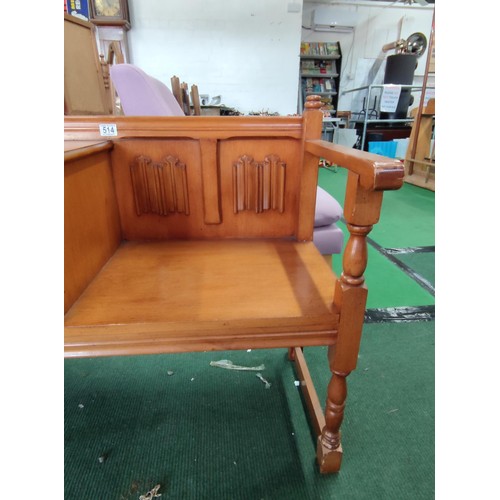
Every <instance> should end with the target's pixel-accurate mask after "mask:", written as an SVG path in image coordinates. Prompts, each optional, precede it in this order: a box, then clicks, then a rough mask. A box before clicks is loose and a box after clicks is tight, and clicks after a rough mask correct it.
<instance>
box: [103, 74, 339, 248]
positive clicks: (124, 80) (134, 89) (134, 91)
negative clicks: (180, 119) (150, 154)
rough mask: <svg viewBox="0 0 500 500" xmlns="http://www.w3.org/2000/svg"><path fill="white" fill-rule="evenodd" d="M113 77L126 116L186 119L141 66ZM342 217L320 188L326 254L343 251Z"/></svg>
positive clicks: (320, 235) (318, 241) (319, 243)
mask: <svg viewBox="0 0 500 500" xmlns="http://www.w3.org/2000/svg"><path fill="white" fill-rule="evenodd" d="M110 76H111V80H112V82H113V86H114V88H115V90H116V93H117V94H118V97H119V98H120V101H121V106H122V109H123V113H124V114H125V115H131V116H184V112H183V111H182V109H181V107H180V106H179V104H178V102H177V100H176V99H175V97H174V95H173V94H172V92H171V91H170V89H169V88H168V87H167V86H166V85H165V84H164V83H162V82H160V81H159V80H157V79H156V78H153V77H151V76H149V75H148V74H147V73H145V72H144V71H142V70H141V69H140V68H138V67H137V66H135V65H133V64H114V65H112V66H111V68H110ZM341 217H342V207H341V206H340V204H339V203H338V202H337V200H336V199H335V198H333V197H332V196H331V195H330V194H328V193H327V192H326V191H325V190H324V189H322V188H320V187H318V190H317V195H316V212H315V217H314V234H313V242H314V244H315V245H316V247H317V248H318V250H319V251H320V252H321V253H322V254H323V255H332V254H338V253H341V251H342V246H343V244H344V234H343V233H342V230H341V229H340V228H339V227H337V225H336V222H337V221H338V220H340V218H341Z"/></svg>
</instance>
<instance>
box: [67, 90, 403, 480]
mask: <svg viewBox="0 0 500 500" xmlns="http://www.w3.org/2000/svg"><path fill="white" fill-rule="evenodd" d="M320 106H321V102H320V98H319V97H318V96H312V97H311V98H309V100H308V101H307V103H306V111H305V112H304V115H303V116H299V117H296V116H293V117H241V116H235V117H205V116H201V117H197V116H195V117H131V116H130V117H129V116H115V117H113V116H97V117H95V116H94V117H90V116H79V117H76V116H71V117H66V118H65V221H64V222H65V356H66V357H70V358H71V357H84V356H111V355H113V356H115V355H142V354H150V353H176V352H186V351H206V350H229V349H248V348H253V349H256V348H288V349H289V352H290V357H291V359H293V360H294V361H295V363H296V364H297V372H298V373H299V376H300V378H301V380H302V384H301V387H302V390H303V391H304V396H305V400H306V402H307V406H308V407H309V409H310V411H311V420H312V423H313V424H312V425H313V428H314V429H315V431H316V433H317V435H318V441H317V459H318V463H319V468H320V470H321V472H324V473H326V472H335V471H338V470H339V468H340V463H341V457H342V453H343V451H342V445H341V443H340V426H341V423H342V419H343V415H344V406H345V400H346V377H347V376H348V375H349V373H350V372H351V371H352V370H354V369H355V367H356V361H357V356H358V349H359V343H360V339H361V331H362V327H363V320H364V312H365V303H366V295H367V288H366V285H365V280H364V277H363V273H364V270H365V268H366V265H367V243H366V237H367V235H368V233H369V232H370V230H371V229H372V226H373V225H374V224H375V223H377V221H378V220H379V216H380V208H381V203H382V195H383V191H384V190H386V189H398V188H399V187H400V186H401V185H402V183H403V175H404V169H403V165H402V164H401V162H399V161H397V160H392V159H389V158H384V157H381V156H377V155H373V154H370V153H366V152H363V151H358V150H354V149H350V148H345V147H341V146H337V145H335V144H332V143H329V142H326V141H322V140H320V139H319V138H320V136H321V127H322V113H321V112H320V111H319V110H318V108H319V107H320ZM101 134H105V135H108V136H110V137H103V136H102V135H101ZM320 157H322V158H326V159H327V160H328V161H330V162H332V163H334V164H336V165H339V166H342V167H345V168H347V169H348V170H349V173H348V180H347V188H346V198H345V207H344V217H345V219H346V221H347V227H348V229H349V232H350V238H349V241H348V243H347V245H346V248H345V252H344V256H343V272H342V274H341V276H340V277H337V276H335V275H334V274H333V272H332V270H331V266H328V265H327V263H325V261H324V259H323V258H322V256H321V255H320V253H319V252H318V250H317V249H316V248H315V246H314V244H313V242H312V241H311V240H312V234H313V219H314V210H315V196H316V186H317V176H318V160H319V158H320ZM307 346H328V358H329V363H330V369H331V374H332V375H331V381H330V384H329V386H328V392H327V395H326V411H325V414H323V411H322V409H321V405H320V404H319V399H318V396H317V394H316V392H315V390H314V387H313V385H312V383H311V377H310V375H309V372H308V370H307V365H306V364H305V360H304V356H303V352H302V348H303V347H307ZM262 411H265V408H263V409H262Z"/></svg>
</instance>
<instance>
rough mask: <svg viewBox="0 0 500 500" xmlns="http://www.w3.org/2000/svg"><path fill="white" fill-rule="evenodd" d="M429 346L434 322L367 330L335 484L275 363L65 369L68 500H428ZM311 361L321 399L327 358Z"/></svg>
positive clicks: (191, 360)
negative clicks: (146, 497)
mask: <svg viewBox="0 0 500 500" xmlns="http://www.w3.org/2000/svg"><path fill="white" fill-rule="evenodd" d="M433 343H434V334H433V322H417V323H411V324H410V323H408V324H405V325H401V324H373V325H366V326H365V332H364V337H363V342H362V346H361V350H360V355H359V364H358V369H357V370H356V371H355V372H353V373H352V374H351V376H350V377H349V399H348V405H347V407H346V414H345V420H344V425H343V441H344V453H345V456H344V460H343V468H342V471H341V472H340V473H339V474H338V475H331V476H322V475H320V474H319V472H318V471H317V468H316V466H315V462H314V461H315V443H314V441H313V439H312V435H311V432H310V428H309V426H308V422H307V416H306V414H305V413H304V409H303V405H302V401H301V394H300V391H299V389H298V388H297V387H296V386H295V384H294V381H295V378H296V377H295V373H294V369H293V365H292V364H291V363H290V362H289V361H288V360H287V359H286V352H285V350H283V349H279V350H253V351H251V352H246V351H233V352H215V353H197V354H194V353H193V354H176V355H154V356H138V357H116V358H106V359H104V358H102V359H79V360H66V362H65V387H66V390H65V498H67V499H80V500H86V499H88V500H91V499H110V500H114V499H116V500H122V499H138V498H139V495H141V494H145V493H146V492H147V491H149V490H150V489H151V488H153V487H154V486H155V485H156V484H160V485H161V488H160V490H159V492H160V493H162V497H161V498H168V499H194V500H195V499H255V500H259V499H266V500H267V499H269V500H274V499H330V498H339V499H365V498H366V499H395V500H402V499H408V500H410V499H431V498H433V491H434V479H433V474H434V473H433V468H434V459H433V447H434V432H433V425H434V420H433V401H434V380H433V373H434V370H433V365H434V361H433ZM305 352H306V358H307V360H308V364H309V367H310V369H311V374H312V376H313V379H314V380H315V383H316V388H317V390H318V394H322V395H324V394H325V391H326V385H327V383H328V377H327V376H326V375H327V373H328V366H327V362H326V349H325V348H309V349H307V350H306V351H305ZM220 359H230V360H231V361H233V362H234V363H237V364H242V365H246V366H256V365H260V364H262V363H263V364H264V365H265V370H262V375H263V376H264V377H265V378H266V380H268V381H269V382H270V383H271V387H270V388H269V389H266V388H265V386H264V384H263V383H262V382H261V381H260V380H259V379H258V378H257V377H256V376H255V373H254V372H239V371H234V370H225V369H222V368H216V367H212V366H210V364H209V363H210V361H217V360H220ZM169 372H174V373H173V375H168V373H169ZM417 374H418V376H417ZM321 399H322V400H323V399H324V397H322V398H321ZM100 457H101V459H100Z"/></svg>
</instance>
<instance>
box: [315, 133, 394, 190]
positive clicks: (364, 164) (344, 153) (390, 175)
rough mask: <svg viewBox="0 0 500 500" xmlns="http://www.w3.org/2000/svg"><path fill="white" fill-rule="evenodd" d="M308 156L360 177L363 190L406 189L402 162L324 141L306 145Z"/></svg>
mask: <svg viewBox="0 0 500 500" xmlns="http://www.w3.org/2000/svg"><path fill="white" fill-rule="evenodd" d="M306 152H308V153H311V154H313V155H316V156H318V157H321V158H325V159H326V160H328V161H329V162H331V163H334V164H335V165H339V166H340V167H344V168H347V169H348V170H350V171H351V172H354V173H355V174H358V175H359V182H360V185H361V187H363V188H364V189H368V190H373V191H384V190H392V189H399V188H400V187H401V186H402V185H403V178H404V165H403V163H402V162H401V161H399V160H394V159H392V158H387V157H385V156H380V155H376V154H373V153H367V152H366V151H361V150H359V149H353V148H349V147H346V146H339V145H338V144H333V143H331V142H328V141H322V140H308V141H306Z"/></svg>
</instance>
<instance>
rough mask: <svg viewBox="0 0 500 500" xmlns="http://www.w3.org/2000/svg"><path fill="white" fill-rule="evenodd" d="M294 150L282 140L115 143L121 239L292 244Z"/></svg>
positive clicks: (296, 180) (297, 166)
mask: <svg viewBox="0 0 500 500" xmlns="http://www.w3.org/2000/svg"><path fill="white" fill-rule="evenodd" d="M301 148H302V143H301V141H300V140H298V139H294V138H290V137H288V138H287V137H274V138H266V137H262V136H260V137H241V138H225V139H217V138H210V139H208V138H207V139H205V138H200V139H198V138H186V137H184V138H182V137H180V138H151V139H140V138H137V139H122V140H117V141H115V146H114V150H113V155H112V162H113V176H114V179H115V185H116V193H117V197H118V205H119V210H120V217H121V222H122V229H123V237H124V239H126V240H147V239H156V240H162V239H211V238H217V239H218V238H270V237H273V238H283V237H295V236H296V227H297V219H298V216H299V212H300V211H299V197H298V193H299V191H300V189H299V188H300V183H301V178H302V164H301V161H300V160H301V151H302V149H301Z"/></svg>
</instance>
